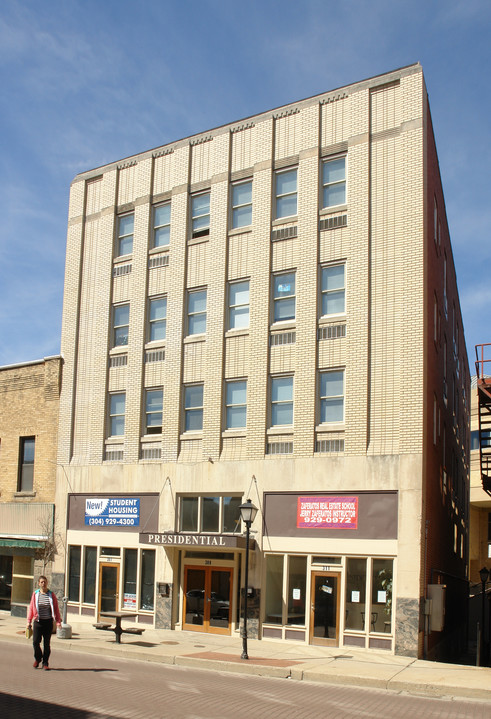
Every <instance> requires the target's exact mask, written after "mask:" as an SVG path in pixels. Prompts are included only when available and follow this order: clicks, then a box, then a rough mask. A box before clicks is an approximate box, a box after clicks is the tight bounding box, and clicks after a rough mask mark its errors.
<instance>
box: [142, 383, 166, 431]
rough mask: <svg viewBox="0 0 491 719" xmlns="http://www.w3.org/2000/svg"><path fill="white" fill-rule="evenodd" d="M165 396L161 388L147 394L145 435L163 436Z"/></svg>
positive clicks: (150, 390)
mask: <svg viewBox="0 0 491 719" xmlns="http://www.w3.org/2000/svg"><path fill="white" fill-rule="evenodd" d="M163 395H164V393H163V390H162V389H161V388H160V389H147V390H146V392H145V434H162V403H163Z"/></svg>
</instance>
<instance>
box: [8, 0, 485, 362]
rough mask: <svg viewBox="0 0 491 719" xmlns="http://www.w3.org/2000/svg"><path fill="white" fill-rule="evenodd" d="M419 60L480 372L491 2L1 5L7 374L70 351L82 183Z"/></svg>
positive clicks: (12, 0) (98, 0) (183, 0)
mask: <svg viewBox="0 0 491 719" xmlns="http://www.w3.org/2000/svg"><path fill="white" fill-rule="evenodd" d="M418 61H419V62H421V64H422V66H423V70H424V73H425V78H426V84H427V87H428V91H429V96H430V104H431V111H432V116H433V124H434V129H435V135H436V142H437V148H438V154H439V160H440V168H441V174H442V179H443V187H444V192H445V198H446V207H447V215H448V219H449V226H450V232H451V237H452V243H453V251H454V259H455V263H456V267H457V277H458V284H459V290H460V296H461V304H462V309H463V315H464V327H465V335H466V341H467V347H468V352H469V356H470V358H471V360H472V366H471V372H473V367H474V365H473V360H474V345H475V344H476V343H481V342H491V332H490V330H489V329H486V326H485V321H484V320H485V318H486V317H487V316H488V315H489V312H490V310H491V282H490V281H489V276H490V270H489V268H490V267H491V265H490V260H491V233H490V228H491V209H490V207H491V203H490V191H491V181H490V168H491V149H490V130H491V120H490V118H491V80H490V78H491V2H490V0H465V1H461V0H412V1H411V2H409V1H406V0H343V2H339V0H302V2H301V3H299V2H292V1H291V0H249V1H248V2H247V0H246V2H244V1H243V0H242V2H237V1H236V0H140V1H139V2H134V0H133V2H130V1H129V0H17V1H16V0H2V1H1V3H0V79H1V93H0V136H1V138H2V151H1V152H0V185H1V186H0V210H1V218H2V221H1V226H0V365H5V364H11V363H15V362H23V361H28V360H31V359H38V358H41V357H44V356H48V355H52V354H57V353H58V352H59V350H60V330H61V309H62V298H63V275H64V254H65V240H66V219H67V207H68V193H69V186H70V182H71V181H72V179H73V178H74V176H75V175H76V174H77V173H79V172H83V171H84V170H88V169H91V168H93V167H97V166H99V165H102V164H105V163H107V162H111V161H114V160H117V159H120V158H123V157H126V156H128V155H132V154H135V153H137V152H142V151H144V150H147V149H150V148H152V147H158V146H159V145H162V144H165V143H167V142H171V141H173V140H176V139H179V138H182V137H186V136H187V135H190V134H193V133H196V132H200V131H204V130H207V129H209V128H212V127H216V126H217V125H222V124H224V123H227V122H232V121H234V120H238V119H240V118H242V117H247V116H249V115H253V114H255V113H258V112H261V111H265V110H268V109H271V108H273V107H276V106H278V105H283V104H286V103H289V102H293V101H295V100H299V99H301V98H304V97H309V96H311V95H315V94H318V93H321V92H325V91H327V90H331V89H334V88H336V87H340V86H342V85H346V84H349V83H352V82H356V81H358V80H361V79H364V78H367V77H371V76H373V75H377V74H380V73H383V72H387V71H389V70H393V69H395V68H398V67H402V66H405V65H409V64H411V63H413V62H418Z"/></svg>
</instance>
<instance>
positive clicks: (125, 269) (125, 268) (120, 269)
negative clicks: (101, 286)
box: [113, 264, 131, 277]
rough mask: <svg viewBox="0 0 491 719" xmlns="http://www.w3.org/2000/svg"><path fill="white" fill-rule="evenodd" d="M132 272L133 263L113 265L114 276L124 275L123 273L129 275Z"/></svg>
mask: <svg viewBox="0 0 491 719" xmlns="http://www.w3.org/2000/svg"><path fill="white" fill-rule="evenodd" d="M130 272H131V264H128V265H115V266H114V267H113V277H122V276H123V275H129V274H130Z"/></svg>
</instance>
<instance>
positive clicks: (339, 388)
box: [321, 372, 344, 397]
mask: <svg viewBox="0 0 491 719" xmlns="http://www.w3.org/2000/svg"><path fill="white" fill-rule="evenodd" d="M342 394H344V372H324V373H323V374H321V396H322V397H332V396H334V395H342Z"/></svg>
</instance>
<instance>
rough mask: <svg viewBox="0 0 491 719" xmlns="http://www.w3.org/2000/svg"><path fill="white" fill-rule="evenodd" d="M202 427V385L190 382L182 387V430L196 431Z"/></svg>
mask: <svg viewBox="0 0 491 719" xmlns="http://www.w3.org/2000/svg"><path fill="white" fill-rule="evenodd" d="M202 429H203V385H202V384H191V385H188V386H187V387H185V388H184V430H185V431H186V432H197V431H200V430H202Z"/></svg>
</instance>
